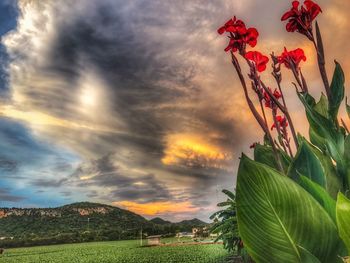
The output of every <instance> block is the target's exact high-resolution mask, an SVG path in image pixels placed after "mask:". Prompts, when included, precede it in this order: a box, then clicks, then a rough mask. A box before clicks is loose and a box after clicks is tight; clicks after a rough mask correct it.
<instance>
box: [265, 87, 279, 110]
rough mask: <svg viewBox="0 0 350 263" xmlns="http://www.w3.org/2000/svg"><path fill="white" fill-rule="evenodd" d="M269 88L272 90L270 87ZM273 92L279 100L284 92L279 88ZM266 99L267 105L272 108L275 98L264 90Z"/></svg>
mask: <svg viewBox="0 0 350 263" xmlns="http://www.w3.org/2000/svg"><path fill="white" fill-rule="evenodd" d="M268 89H269V90H271V89H270V88H268ZM272 94H273V96H274V97H275V98H276V99H277V100H279V99H280V98H281V97H282V94H281V93H280V92H279V91H278V90H277V89H275V91H274V92H273V93H272ZM264 100H265V107H267V108H270V109H272V106H273V100H272V99H271V97H270V95H269V94H268V93H267V92H266V91H264Z"/></svg>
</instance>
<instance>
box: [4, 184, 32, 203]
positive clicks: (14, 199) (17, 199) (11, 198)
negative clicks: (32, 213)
mask: <svg viewBox="0 0 350 263" xmlns="http://www.w3.org/2000/svg"><path fill="white" fill-rule="evenodd" d="M25 199H26V198H25V197H23V196H18V195H13V194H12V193H11V192H10V190H9V189H6V188H0V200H1V201H3V202H15V203H17V202H20V201H23V200H25Z"/></svg>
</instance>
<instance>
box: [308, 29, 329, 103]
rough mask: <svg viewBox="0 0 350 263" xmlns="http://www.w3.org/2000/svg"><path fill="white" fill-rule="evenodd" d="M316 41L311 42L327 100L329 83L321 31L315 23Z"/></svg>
mask: <svg viewBox="0 0 350 263" xmlns="http://www.w3.org/2000/svg"><path fill="white" fill-rule="evenodd" d="M316 39H317V43H316V41H315V40H314V39H313V41H312V42H313V44H314V46H315V49H316V53H317V62H318V67H319V69H320V74H321V78H322V81H323V84H324V88H325V90H326V94H327V98H328V100H329V98H330V96H331V89H330V86H329V81H328V77H327V71H326V61H325V55H324V49H323V41H322V36H321V31H320V28H319V26H318V23H317V22H316Z"/></svg>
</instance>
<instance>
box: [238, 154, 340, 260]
mask: <svg viewBox="0 0 350 263" xmlns="http://www.w3.org/2000/svg"><path fill="white" fill-rule="evenodd" d="M237 219H238V228H239V233H240V235H241V237H242V239H243V242H244V244H245V246H246V248H247V249H248V252H249V254H250V255H251V256H252V257H253V259H254V260H255V261H256V262H266V263H275V262H276V263H277V262H278V263H280V262H290V263H295V262H302V261H301V260H302V258H301V255H300V252H299V250H298V247H297V246H302V247H303V248H305V249H307V250H308V251H310V253H312V254H313V255H315V256H316V257H317V258H318V259H319V260H320V261H321V262H327V263H328V262H335V258H336V249H337V246H338V244H339V237H338V233H337V229H336V226H335V224H334V223H333V221H332V219H331V218H330V216H329V215H328V214H327V212H326V211H325V210H324V209H323V208H322V207H321V206H320V205H319V204H318V203H317V202H316V201H315V199H314V198H313V197H312V196H311V195H309V194H308V193H307V192H306V191H305V190H304V189H303V188H302V187H301V186H299V185H298V184H296V183H295V182H294V181H293V180H291V179H290V178H288V177H286V176H282V175H281V174H280V173H279V172H277V171H276V170H274V169H271V168H270V167H268V166H266V165H263V164H260V163H258V162H255V161H252V160H250V159H249V158H248V157H246V156H243V157H242V159H241V162H240V166H239V170H238V179H237Z"/></svg>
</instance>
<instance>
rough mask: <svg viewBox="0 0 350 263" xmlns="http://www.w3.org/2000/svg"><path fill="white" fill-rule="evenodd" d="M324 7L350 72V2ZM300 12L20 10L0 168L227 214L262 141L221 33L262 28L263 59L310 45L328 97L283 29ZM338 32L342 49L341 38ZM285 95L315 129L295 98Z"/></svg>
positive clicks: (166, 7) (191, 4)
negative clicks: (248, 155) (227, 26)
mask: <svg viewBox="0 0 350 263" xmlns="http://www.w3.org/2000/svg"><path fill="white" fill-rule="evenodd" d="M320 4H321V5H322V6H324V13H323V16H322V18H320V23H321V24H322V25H330V21H334V22H332V23H334V24H335V26H336V28H337V30H326V29H324V38H325V46H329V47H330V50H329V51H327V55H328V54H329V55H330V54H333V55H335V56H337V57H341V55H342V57H341V58H342V60H343V61H344V63H345V69H346V71H348V69H349V68H350V65H347V63H348V62H347V61H350V60H347V59H346V58H347V55H346V54H345V55H344V54H341V52H342V50H343V49H342V48H341V47H342V46H346V44H345V43H346V42H347V39H348V38H349V36H348V34H346V32H347V31H346V30H345V29H346V28H347V26H348V25H347V24H348V23H347V22H346V21H347V20H346V19H345V18H346V11H345V10H348V9H347V7H349V4H348V3H347V2H345V1H343V0H337V1H334V2H332V5H330V3H329V1H328V2H327V1H325V0H320ZM289 5H290V3H289V2H283V1H281V2H278V3H277V2H273V1H262V0H258V1H252V0H249V1H244V4H242V3H241V1H231V0H227V1H226V0H225V1H220V2H217V1H216V2H213V1H207V0H205V1H199V0H193V1H184V0H180V1H172V2H171V1H161V0H154V1H146V0H135V1H129V2H126V1H121V0H117V1H114V0H113V1H112V0H101V1H90V0H77V1H74V2H72V1H68V0H62V1H59V2H58V1H53V0H49V1H30V0H21V1H19V2H18V10H19V17H18V21H17V23H16V24H17V28H16V29H15V30H13V31H11V32H9V33H8V34H7V35H6V36H4V37H3V38H2V44H3V45H4V47H5V48H6V51H7V52H8V56H9V57H10V62H11V63H10V64H9V66H8V68H7V71H8V73H9V78H8V81H9V83H8V85H9V87H10V88H11V96H12V97H11V101H8V102H6V103H4V104H2V106H1V108H0V112H1V115H2V116H3V121H2V122H3V125H0V147H2V148H0V158H1V159H0V160H4V162H3V163H2V164H1V162H0V170H1V169H2V170H4V171H6V173H7V176H11V177H12V178H13V180H14V181H15V180H20V179H18V178H19V176H22V177H25V178H29V179H25V180H23V179H22V180H20V181H18V182H20V185H21V187H26V186H30V187H33V188H35V189H36V190H42V189H46V188H50V189H56V190H57V193H60V194H61V195H65V193H68V192H69V193H72V195H71V196H70V197H71V199H72V200H77V199H80V198H85V197H86V198H88V199H92V200H94V201H101V202H131V204H133V203H135V204H139V205H141V207H142V209H145V208H144V207H146V205H147V204H149V206H151V204H165V205H164V207H166V209H168V208H167V207H168V206H171V202H174V200H176V202H180V203H182V204H184V206H185V207H187V206H192V205H193V206H198V207H200V208H205V207H210V208H211V209H215V208H213V204H214V203H215V202H217V201H220V200H218V199H219V198H220V196H219V195H218V194H217V191H218V189H221V188H224V187H225V188H230V189H233V187H234V179H235V170H236V167H237V164H238V161H239V160H238V156H239V154H240V152H241V151H248V146H249V145H250V144H251V142H254V141H257V140H258V139H257V137H258V136H260V137H261V135H262V133H261V132H260V131H259V129H258V126H257V124H256V123H255V122H254V120H253V118H252V116H251V114H250V112H249V110H248V108H247V106H246V103H245V101H244V99H243V94H242V91H241V89H240V87H239V83H238V79H237V78H236V77H235V75H234V74H233V72H232V67H231V65H230V61H229V58H228V57H227V54H225V53H224V52H223V48H224V46H225V44H226V43H225V42H226V41H227V40H226V39H225V38H222V37H219V36H218V35H217V34H216V29H217V28H218V26H220V25H221V24H222V23H224V22H225V21H226V20H227V18H229V17H231V16H232V15H233V14H237V15H238V16H239V18H242V19H244V20H246V21H247V23H248V24H249V25H250V26H256V27H258V29H259V31H260V33H261V34H260V37H259V45H258V46H257V49H259V50H261V51H263V52H264V53H269V52H271V51H276V52H280V51H282V48H283V46H284V45H285V44H286V43H287V44H288V48H293V47H297V46H299V45H302V46H303V47H304V48H305V50H306V51H307V56H308V62H307V63H306V64H305V72H307V75H306V76H307V78H308V80H310V83H311V84H312V85H311V86H312V87H311V90H312V91H315V90H316V89H317V88H318V87H319V86H320V85H319V80H318V78H319V75H318V72H317V69H315V68H314V62H315V61H314V59H315V57H314V56H313V55H312V53H311V52H312V47H311V46H310V45H308V44H307V43H306V41H303V39H302V38H301V37H299V36H296V35H293V34H288V33H286V32H285V30H284V25H282V24H281V23H280V22H279V20H280V16H281V14H282V13H283V10H286V9H287V8H289ZM338 14H339V16H338ZM337 32H338V33H337ZM334 34H342V38H341V37H340V36H337V39H338V38H339V41H337V42H336V41H333V39H334V38H335V36H334ZM281 36H283V38H282V37H281ZM284 38H285V40H284ZM329 61H330V60H329ZM328 66H329V67H331V64H330V63H328ZM264 78H265V76H264ZM285 81H286V83H285V85H286V87H288V85H289V80H288V77H286V78H285ZM286 97H287V103H288V105H289V106H290V110H291V112H292V113H293V114H294V113H295V114H296V115H294V116H297V118H296V119H298V120H299V121H298V123H297V126H298V127H299V130H302V131H305V130H306V129H307V125H305V120H304V119H302V118H301V117H300V118H299V116H301V115H302V114H303V112H302V110H301V109H302V108H301V106H300V104H299V102H298V101H297V99H296V98H295V99H293V98H294V90H292V89H289V90H288V89H287V90H286ZM23 127H26V128H25V129H24V128H23ZM260 137H259V138H260ZM58 145H59V146H60V147H58ZM14 153H15V154H14ZM42 164H44V165H42ZM1 167H2V168H1ZM15 167H16V168H15ZM23 171H25V172H24V173H23V174H21V175H19V174H16V173H19V172H23ZM15 178H17V179H15ZM42 194H44V193H42ZM167 202H170V203H167ZM142 205H145V206H142ZM160 206H161V207H163V206H162V205H160ZM147 209H148V208H147ZM164 209H165V208H164ZM145 211H146V210H145ZM202 211H203V213H202ZM168 212H169V213H172V212H173V213H180V212H179V211H177V210H176V211H172V212H171V211H168ZM191 212H192V213H198V214H201V215H202V216H205V213H208V212H207V211H205V210H203V209H202V210H200V211H199V210H191ZM206 216H207V215H206Z"/></svg>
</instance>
